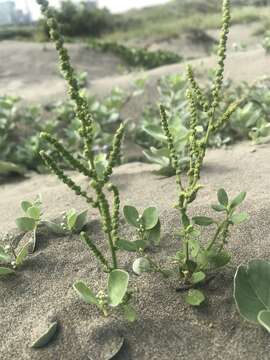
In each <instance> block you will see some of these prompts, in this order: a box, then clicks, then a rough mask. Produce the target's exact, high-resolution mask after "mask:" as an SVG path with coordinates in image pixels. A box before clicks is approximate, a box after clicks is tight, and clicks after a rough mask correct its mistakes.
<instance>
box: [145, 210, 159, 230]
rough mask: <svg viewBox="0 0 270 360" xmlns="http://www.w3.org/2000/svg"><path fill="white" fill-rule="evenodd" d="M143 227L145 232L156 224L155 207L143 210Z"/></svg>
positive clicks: (156, 214)
mask: <svg viewBox="0 0 270 360" xmlns="http://www.w3.org/2000/svg"><path fill="white" fill-rule="evenodd" d="M142 219H143V223H144V227H145V229H146V230H150V229H153V228H154V227H155V226H156V225H157V222H158V211H157V209H156V208H155V207H149V208H147V209H145V210H144V212H143V215H142Z"/></svg>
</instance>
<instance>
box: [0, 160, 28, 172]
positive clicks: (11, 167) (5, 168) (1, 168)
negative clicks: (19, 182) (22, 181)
mask: <svg viewBox="0 0 270 360" xmlns="http://www.w3.org/2000/svg"><path fill="white" fill-rule="evenodd" d="M9 174H18V175H24V174H25V169H24V168H23V167H22V166H19V165H16V164H13V163H11V162H6V161H0V175H9Z"/></svg>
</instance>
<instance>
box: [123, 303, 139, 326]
mask: <svg viewBox="0 0 270 360" xmlns="http://www.w3.org/2000/svg"><path fill="white" fill-rule="evenodd" d="M123 311H124V316H125V318H126V319H127V321H129V322H133V321H135V320H136V319H137V313H136V310H135V309H134V308H133V307H132V306H131V305H128V304H126V305H124V306H123Z"/></svg>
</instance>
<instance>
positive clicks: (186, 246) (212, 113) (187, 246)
mask: <svg viewBox="0 0 270 360" xmlns="http://www.w3.org/2000/svg"><path fill="white" fill-rule="evenodd" d="M229 26H230V1H229V0H223V21H222V31H221V36H220V42H219V50H218V66H217V69H216V72H215V77H214V80H213V84H212V90H211V96H210V99H209V97H206V95H204V94H203V91H202V90H201V88H200V87H199V85H198V83H197V82H196V80H195V78H194V74H193V70H192V68H191V67H190V66H188V68H187V78H188V81H189V87H188V90H187V93H186V96H187V100H188V107H189V117H190V120H189V137H188V144H187V146H188V151H189V157H190V162H189V169H188V173H187V177H184V176H183V174H182V170H181V166H180V159H179V156H178V154H177V151H176V148H175V141H174V137H173V135H172V133H171V131H170V129H169V126H168V117H167V112H166V108H165V107H164V106H162V105H161V106H160V113H161V125H162V128H163V131H164V134H165V136H166V138H167V146H168V149H169V152H170V158H171V164H172V166H173V167H174V169H175V172H176V182H177V187H178V189H179V194H178V202H177V205H176V208H177V209H178V210H179V212H180V218H181V229H180V231H179V235H180V239H181V242H182V247H181V249H180V250H179V251H178V252H177V254H176V256H175V257H174V258H173V259H174V262H176V265H177V269H178V272H179V277H180V281H181V283H182V285H181V287H180V289H179V290H189V292H188V294H187V296H186V301H187V302H188V303H189V304H191V305H195V306H198V305H200V304H201V303H202V302H203V301H204V300H205V296H204V294H203V292H202V291H200V290H198V289H197V288H198V287H201V285H202V284H203V283H204V282H206V281H207V279H209V276H211V275H210V274H211V272H213V270H215V269H217V268H220V267H222V266H224V265H226V264H227V263H228V262H229V261H230V255H229V254H228V253H227V252H226V250H225V249H224V246H225V245H226V243H227V241H228V237H229V228H230V227H231V226H233V225H235V224H238V223H240V222H242V221H244V220H246V219H247V214H246V213H235V210H236V207H237V206H238V205H240V203H241V202H242V201H243V200H244V198H245V196H246V193H245V192H242V193H240V194H239V195H238V196H237V197H236V198H234V199H233V200H232V201H231V202H230V201H229V199H228V195H227V193H226V192H225V190H223V189H220V190H219V191H218V200H219V204H217V205H214V206H213V209H214V210H215V211H217V212H220V213H224V219H222V220H216V219H212V218H208V217H203V216H196V217H194V218H191V216H190V214H189V208H190V205H191V203H192V202H193V201H195V199H196V198H197V195H198V192H199V190H200V189H201V188H202V187H203V186H202V185H201V184H200V177H201V169H202V166H203V161H204V158H205V154H206V149H207V145H208V142H209V137H210V135H211V134H213V133H215V132H216V131H218V130H219V129H220V128H221V127H222V126H223V125H224V124H225V123H227V122H228V121H229V120H230V117H231V115H232V114H233V113H234V112H235V111H236V109H237V108H238V106H239V105H240V103H241V101H242V100H241V101H235V102H233V103H232V104H230V105H229V107H228V108H227V109H226V110H225V112H224V113H223V114H222V115H221V116H220V115H218V111H217V109H218V107H219V105H220V102H221V88H222V85H223V74H224V62H225V58H226V45H227V38H228V33H229ZM199 112H204V113H205V115H206V118H207V121H206V123H205V126H204V129H203V131H202V129H201V127H200V129H199V131H198V127H199V116H198V114H199ZM197 225H199V226H210V225H213V226H216V230H215V231H214V234H213V238H211V239H210V240H209V243H208V244H207V245H206V246H203V244H202V241H201V240H200V239H201V233H200V231H199V230H198V228H197Z"/></svg>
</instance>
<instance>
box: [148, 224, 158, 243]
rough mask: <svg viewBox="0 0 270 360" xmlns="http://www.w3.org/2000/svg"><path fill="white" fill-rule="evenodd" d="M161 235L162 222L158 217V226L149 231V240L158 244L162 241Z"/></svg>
mask: <svg viewBox="0 0 270 360" xmlns="http://www.w3.org/2000/svg"><path fill="white" fill-rule="evenodd" d="M160 236H161V224H160V220H159V219H158V222H157V224H156V226H155V227H153V229H151V230H149V231H148V241H149V242H150V243H151V244H154V245H158V244H159V243H160Z"/></svg>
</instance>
